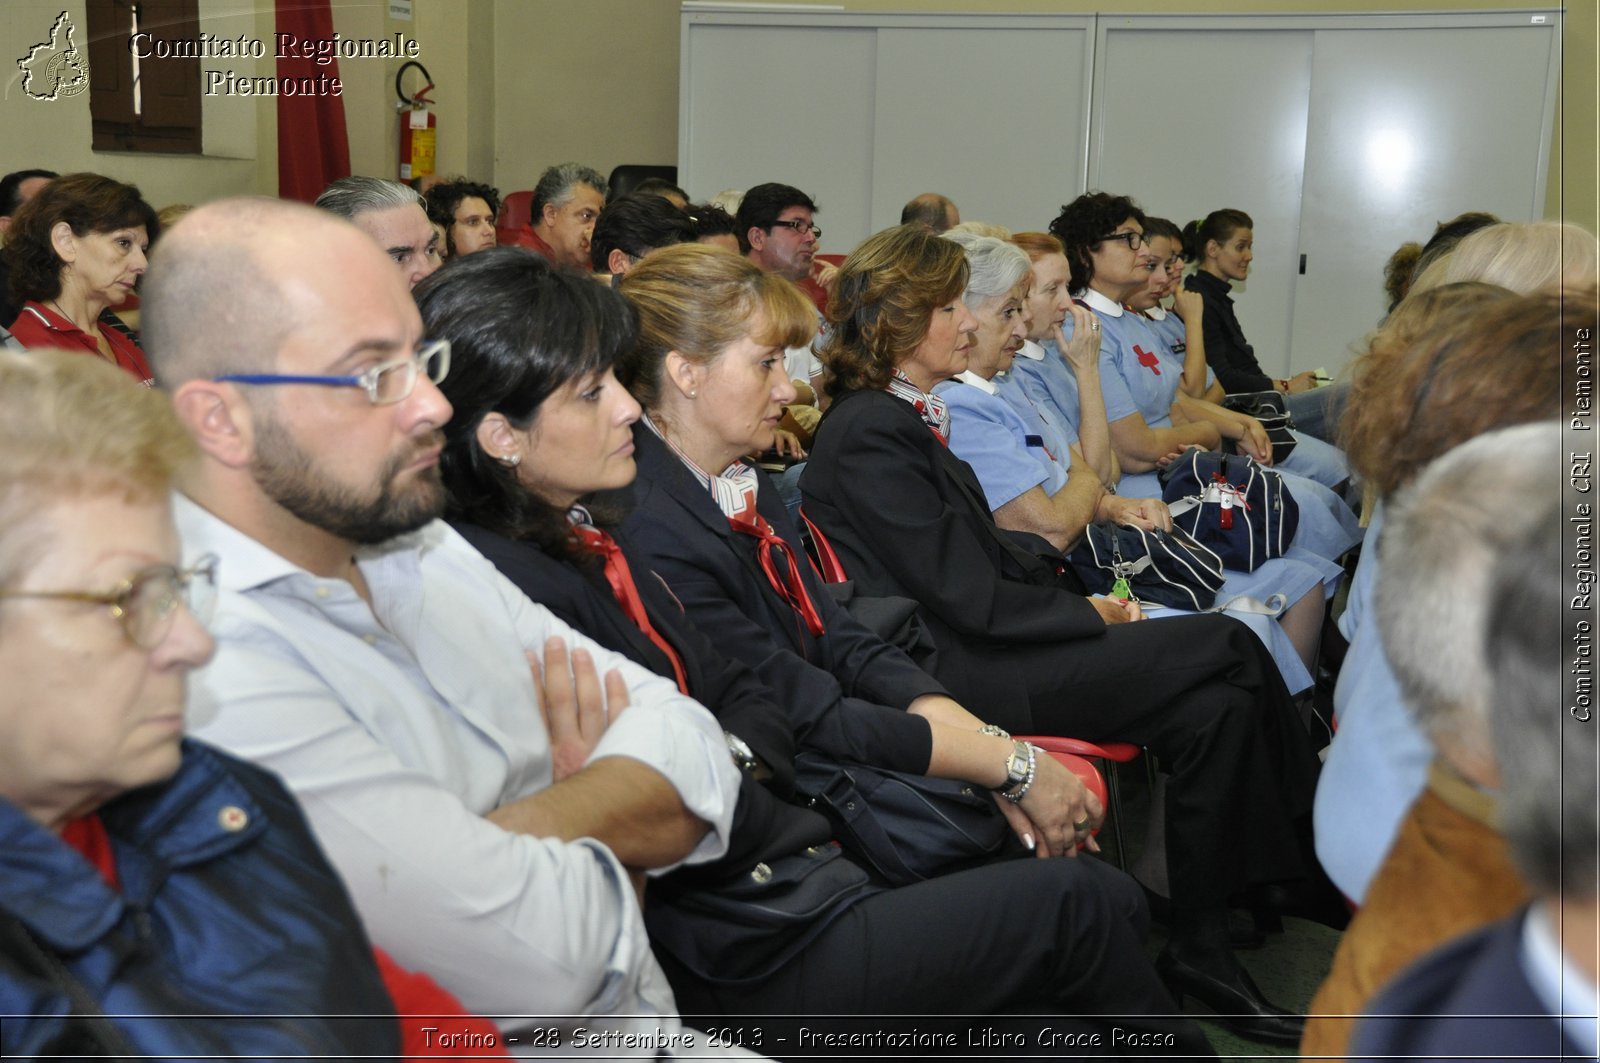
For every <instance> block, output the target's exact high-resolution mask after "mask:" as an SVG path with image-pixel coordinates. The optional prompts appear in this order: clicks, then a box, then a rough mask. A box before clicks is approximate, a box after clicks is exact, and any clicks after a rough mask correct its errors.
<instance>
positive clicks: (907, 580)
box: [800, 391, 1106, 719]
mask: <svg viewBox="0 0 1600 1063" xmlns="http://www.w3.org/2000/svg"><path fill="white" fill-rule="evenodd" d="M800 491H801V494H802V495H804V497H805V509H806V515H807V516H809V517H810V518H811V519H812V520H813V521H815V522H816V523H817V525H818V526H819V527H821V529H822V530H823V532H824V533H825V534H826V535H827V536H828V538H829V540H830V541H831V542H832V543H833V546H834V550H835V551H836V552H837V553H838V554H839V560H840V562H841V563H842V564H843V565H844V569H845V573H846V574H847V575H848V576H849V577H850V578H851V579H852V580H854V581H855V582H856V583H857V584H858V585H859V586H860V587H861V590H862V593H864V594H872V595H901V596H904V597H907V598H911V599H913V600H915V601H917V602H918V603H920V605H921V611H922V616H923V619H924V620H925V621H926V622H927V623H928V625H929V626H930V627H931V628H932V629H933V632H934V640H935V641H936V642H937V643H938V645H939V661H940V670H939V672H938V675H939V678H941V679H943V680H944V681H945V682H946V683H948V684H949V685H951V686H952V687H953V688H954V689H955V690H956V691H957V694H958V696H960V697H961V699H962V700H963V701H965V702H967V703H968V704H969V707H973V708H974V711H976V712H978V715H980V716H984V717H985V718H995V717H999V718H1002V719H1014V718H1015V705H1017V704H1026V702H1027V690H1026V687H1025V684H1024V683H1023V682H1022V680H1021V678H1020V677H1018V676H1016V675H1014V674H1007V673H1005V672H1004V671H1003V670H1001V669H995V668H990V667H986V666H985V661H984V659H983V658H984V649H985V647H989V646H993V647H1001V646H1015V645H1018V644H1027V643H1058V642H1061V641H1062V640H1066V639H1085V638H1095V637H1098V636H1102V635H1104V634H1105V631H1106V625H1105V622H1104V621H1103V620H1101V619H1100V614H1099V613H1097V612H1095V609H1094V606H1092V605H1090V604H1089V602H1088V600H1087V599H1086V598H1084V597H1083V596H1082V595H1080V594H1076V593H1073V592H1072V590H1070V589H1068V587H1066V586H1063V585H1062V584H1060V583H1057V582H1056V581H1054V580H1052V579H1050V578H1049V577H1050V573H1049V571H1048V570H1046V571H1044V572H1041V571H1040V570H1041V569H1044V568H1045V565H1044V563H1043V562H1041V561H1040V560H1039V558H1038V557H1037V556H1035V554H1034V553H1033V552H1032V551H1031V550H1030V549H1029V546H1028V540H1029V539H1031V538H1032V537H1021V536H1015V535H1013V534H1011V533H1008V532H1005V531H1004V530H1002V529H1000V528H998V527H997V526H996V525H995V523H994V515H993V514H992V513H990V512H989V508H988V503H987V501H986V500H985V498H984V494H983V488H982V486H981V485H980V484H979V482H978V478H977V474H976V473H974V472H973V471H972V467H971V466H970V465H968V464H967V463H966V462H964V461H962V460H961V459H960V458H958V457H956V456H955V455H954V454H953V453H951V451H950V448H949V447H947V446H945V445H944V444H943V443H942V442H940V440H939V438H938V437H937V436H935V435H934V434H933V433H932V432H931V431H929V430H928V427H927V425H925V424H924V423H923V421H922V418H921V417H920V416H919V415H918V414H917V412H916V410H914V409H912V408H911V406H910V404H909V403H906V402H904V401H902V400H900V399H897V398H895V397H894V396H893V395H891V394H889V393H888V392H887V391H854V392H848V393H846V394H845V395H843V396H840V397H839V398H837V399H835V400H834V402H833V405H832V406H830V407H829V408H828V412H827V413H826V414H824V415H823V418H822V424H821V425H820V426H819V427H818V428H817V435H816V439H815V441H814V443H813V446H812V450H811V455H810V459H809V460H808V461H807V463H806V471H805V472H804V473H803V474H802V476H801V478H800ZM1037 542H1039V543H1043V540H1037ZM1045 548H1046V549H1048V547H1047V546H1046V547H1045ZM980 707H981V708H980ZM985 710H986V711H985Z"/></svg>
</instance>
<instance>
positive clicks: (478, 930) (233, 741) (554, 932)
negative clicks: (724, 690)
mask: <svg viewBox="0 0 1600 1063" xmlns="http://www.w3.org/2000/svg"><path fill="white" fill-rule="evenodd" d="M175 502H176V510H177V516H178V526H179V531H180V533H181V535H182V539H183V545H184V554H185V557H186V559H187V563H192V562H193V560H194V559H195V558H197V557H198V556H200V555H202V554H206V553H215V554H217V555H218V556H219V557H220V558H221V564H220V567H219V571H218V587H219V591H220V598H219V601H218V603H217V615H216V618H215V620H214V622H213V623H212V625H211V627H212V630H213V633H214V634H215V635H216V638H217V654H216V658H215V659H214V660H213V661H212V662H211V663H210V665H208V666H207V667H206V668H204V669H202V670H201V671H199V672H198V673H196V674H195V675H194V676H193V677H192V678H191V679H190V684H189V702H188V715H189V725H190V729H191V731H192V732H193V733H194V734H195V735H197V736H198V737H200V738H202V739H205V740H207V741H210V742H214V743H216V744H217V745H220V746H222V747H224V748H225V749H228V750H230V751H232V752H234V753H236V754H238V755H240V756H243V757H247V758H249V759H250V760H252V761H255V762H257V763H259V764H262V765H264V766H265V767H267V768H270V769H272V770H274V771H276V772H278V773H279V774H280V775H282V776H283V778H284V779H285V781H286V782H287V783H288V784H289V786H290V788H291V789H292V790H293V791H294V793H295V795H296V796H297V797H298V798H299V800H300V802H301V803H302V804H303V805H304V806H305V810H306V813H307V815H308V816H309V818H310V820H311V824H312V827H313V828H314V829H315V831H316V834H317V837H318V840H319V841H320V842H321V843H322V846H323V848H324V849H325V850H326V851H327V853H328V856H329V857H330V858H331V859H332V861H333V863H334V865H335V866H336V867H337V868H338V869H339V872H340V873H341V874H342V875H343V876H344V879H345V882H346V883H347V884H348V885H349V888H350V891H351V893H352V894H353V895H354V897H355V902H356V906H357V908H358V909H359V910H360V912H361V915H362V917H363V919H364V920H365V922H366V925H367V929H368V932H369V933H370V934H371V936H372V938H373V941H374V942H375V943H376V944H377V945H379V946H380V947H382V948H383V949H385V950H386V951H388V952H389V953H390V955H392V956H393V957H394V958H395V959H396V960H397V961H398V962H399V963H400V964H401V965H403V966H405V967H409V968H413V969H417V970H422V971H426V972H427V973H428V974H430V975H432V976H433V977H434V978H435V979H436V980H437V981H439V982H440V983H441V984H442V985H444V986H445V987H446V988H447V989H449V990H451V991H452V992H454V993H455V994H456V995H457V996H458V997H460V998H461V1000H462V1002H463V1003H464V1004H465V1005H466V1006H467V1007H468V1008H470V1009H472V1010H474V1011H476V1012H479V1013H481V1014H486V1015H491V1016H507V1015H535V1016H558V1015H564V1016H575V1017H577V1019H579V1020H581V1021H582V1022H583V1024H585V1025H587V1026H588V1027H590V1028H591V1029H594V1028H599V1029H607V1028H609V1029H617V1030H622V1031H638V1032H645V1033H648V1032H653V1031H656V1030H664V1031H666V1032H671V1031H674V1030H676V1029H677V1019H676V1017H675V1014H674V1013H675V1010H676V1008H675V1004H674V1001H673V998H672V992H671V989H670V987H669V986H668V984H667V982H666V979H665V977H664V975H663V974H662V972H661V969H660V967H659V966H658V965H657V963H656V961H655V958H654V957H653V956H652V955H651V953H650V948H649V942H648V940H647V939H646V936H645V929H644V923H643V920H642V918H641V917H640V912H639V905H638V902H637V900H636V899H635V896H634V892H633V890H632V888H631V886H630V885H629V881H628V878H627V875H626V873H625V872H624V870H623V868H622V867H621V865H620V864H619V863H618V862H617V860H616V858H615V857H614V856H613V855H612V854H611V852H610V851H609V850H608V849H607V848H606V847H605V846H604V845H602V844H600V843H599V842H597V841H593V840H589V839H584V840H580V841H577V842H570V843H569V842H561V841H554V840H547V839H540V838H534V837H530V836H527V835H522V834H515V833H512V832H509V831H506V830H503V829H501V828H500V827H497V826H495V825H494V824H492V823H490V822H489V821H488V820H487V819H485V818H484V816H485V814H486V813H488V812H490V811H492V810H494V809H496V808H498V807H500V806H501V805H504V804H506V803H508V802H511V801H515V800H517V799H518V798H521V797H525V796H527V795H529V794H533V793H537V792H539V791H540V790H543V789H545V788H546V787H548V786H550V785H551V764H550V743H549V736H548V734H547V732H546V730H545V725H544V722H543V720H542V719H541V717H540V713H539V709H538V704H537V701H536V700H535V695H534V689H533V681H532V677H531V675H530V673H529V670H528V666H527V660H526V656H525V653H524V651H525V650H537V651H540V653H541V654H542V652H543V648H544V643H545V639H546V638H547V637H549V636H551V635H559V636H561V637H562V638H564V639H566V640H567V642H568V644H569V645H570V646H583V647H586V648H587V649H588V650H589V652H590V653H592V654H593V655H594V659H595V664H596V666H597V668H598V669H599V671H600V673H601V675H604V674H605V672H606V671H608V670H610V669H612V668H617V669H620V670H621V672H622V675H623V676H624V678H625V679H626V682H627V686H628V698H629V707H628V709H627V711H626V712H623V713H621V714H620V715H619V716H618V717H617V719H616V720H615V721H614V722H612V723H611V725H610V727H609V728H608V729H607V730H606V732H605V734H604V736H603V737H602V738H601V740H600V743H599V745H598V746H597V747H596V748H595V750H594V752H593V753H592V755H591V758H590V759H591V760H594V759H598V758H601V757H608V756H625V757H632V758H634V759H635V760H639V761H642V762H643V763H645V764H648V765H650V766H651V767H653V768H655V769H656V770H658V771H659V772H661V774H662V775H664V776H665V777H666V778H667V779H668V780H669V781H670V782H671V783H672V785H673V786H674V787H675V788H676V789H677V791H678V794H679V795H680V796H681V797H682V799H683V802H684V804H685V805H686V806H687V808H688V809H689V811H691V812H692V813H694V814H695V815H696V816H699V817H700V818H701V819H703V820H705V821H706V822H707V823H709V824H711V826H712V830H711V832H710V833H708V834H707V835H706V837H705V838H704V839H703V840H702V841H701V842H700V844H699V846H698V847H697V848H696V849H695V851H694V852H693V853H692V854H690V856H689V858H688V862H691V863H695V862H701V861H705V860H710V859H714V858H715V857H717V856H718V855H720V854H721V853H722V852H724V851H725V849H726V847H727V833H728V829H729V825H730V822H731V820H732V816H733V806H734V801H735V795H736V794H737V792H738V784H739V780H738V775H737V773H736V772H735V769H734V766H733V762H732V759H731V758H730V757H729V755H728V751H727V746H726V744H725V740H724V738H723V734H722V729H721V728H720V726H719V725H718V724H717V723H716V721H715V720H714V719H713V717H712V716H711V714H710V713H708V712H707V711H706V710H705V709H704V708H703V707H701V706H700V705H699V704H698V703H696V702H694V701H693V700H691V699H689V698H687V697H684V696H683V695H681V694H680V693H679V692H678V690H677V688H676V687H675V686H674V685H673V684H672V683H671V682H668V681H667V680H664V679H662V678H660V677H658V676H656V675H654V674H652V673H650V672H648V671H646V670H645V669H643V668H640V667H638V666H637V665H635V664H633V663H632V662H631V661H628V660H627V659H625V658H624V657H622V656H621V655H619V654H616V653H613V652H611V651H610V650H607V649H604V648H603V647H601V646H599V645H598V644H596V643H594V642H593V641H591V640H590V639H588V638H587V637H585V636H583V635H580V634H578V633H577V632H575V631H574V630H572V629H571V628H569V627H567V626H566V625H565V624H563V623H562V622H561V621H560V620H557V619H556V618H555V617H554V616H553V615H552V614H551V613H549V612H548V611H547V610H546V609H544V608H543V607H542V606H538V605H535V604H534V603H532V602H530V601H529V600H528V599H527V598H526V597H525V596H524V595H523V594H522V592H521V591H519V590H518V589H517V588H516V587H515V586H513V585H512V584H511V583H510V582H508V581H507V580H506V579H505V578H504V577H502V576H501V575H500V574H499V573H498V572H497V571H496V570H495V568H494V566H493V565H492V564H490V562H489V561H488V560H486V559H485V558H484V557H482V556H481V555H480V554H478V553H477V552H476V551H475V550H473V549H472V548H471V547H470V546H468V545H467V543H466V542H465V540H463V539H462V538H461V537H460V536H459V535H457V534H456V533H455V532H454V531H452V530H451V529H450V528H449V527H448V526H447V525H445V524H444V523H443V522H440V521H435V522H433V523H431V524H429V525H427V526H426V527H424V528H422V529H421V530H420V531H417V532H415V533H412V534H410V535H405V536H401V537H398V538H396V539H393V540H390V541H389V542H387V543H384V544H382V545H381V546H378V547H371V548H363V549H362V550H361V551H360V552H359V553H358V555H357V559H358V562H359V564H360V568H361V573H362V576H363V577H364V579H365V580H366V583H367V586H368V588H369V591H370V593H371V596H372V600H373V605H372V606H371V607H370V608H369V607H368V605H367V603H366V602H365V601H364V600H363V599H362V598H361V597H360V596H358V595H357V594H356V593H355V590H354V589H353V588H352V587H351V585H350V584H349V583H347V582H345V581H343V580H330V579H321V578H318V577H316V576H314V575H312V574H311V573H309V572H307V571H305V570H304V569H301V568H299V567H297V566H296V565H294V564H293V563H291V562H290V561H288V560H286V559H284V558H282V557H280V556H279V555H277V554H275V553H273V552H272V551H271V550H269V549H267V548H266V547H265V546H263V545H262V544H260V543H259V542H257V541H255V540H254V539H252V538H250V537H249V536H247V535H245V534H244V533H242V532H240V531H238V530H237V529H235V528H233V527H232V526H230V525H228V524H226V523H225V522H223V521H221V520H219V519H217V518H216V517H214V516H212V515H211V514H210V513H208V512H207V511H206V510H204V509H202V508H201V507H200V506H198V505H196V504H195V503H193V502H191V501H189V500H188V499H186V498H183V497H181V496H180V497H178V498H177V499H176V500H175ZM606 1015H615V1016H619V1017H618V1018H614V1019H610V1020H602V1021H598V1022H597V1021H595V1019H596V1017H599V1016H606ZM629 1015H632V1016H659V1017H651V1018H633V1019H629V1018H622V1017H621V1016H629ZM503 1025H506V1026H507V1027H510V1026H513V1025H519V1024H517V1023H510V1022H507V1023H504V1024H503ZM569 1025H570V1023H569ZM644 1054H650V1053H649V1052H645V1053H644Z"/></svg>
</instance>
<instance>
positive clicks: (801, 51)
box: [678, 24, 877, 251]
mask: <svg viewBox="0 0 1600 1063" xmlns="http://www.w3.org/2000/svg"><path fill="white" fill-rule="evenodd" d="M876 50H877V31H876V30H875V29H873V28H862V29H857V28H851V27H845V26H782V27H781V32H775V31H774V29H772V28H770V27H767V26H764V25H754V26H746V25H717V24H709V25H696V26H694V32H693V33H692V34H691V33H687V32H686V33H685V34H684V38H683V59H682V64H683V65H682V70H681V74H680V80H681V83H682V88H681V90H680V91H681V92H682V94H683V101H682V103H681V105H680V106H681V109H682V111H683V113H682V117H681V118H680V120H679V121H680V125H679V131H678V143H679V146H678V177H679V180H680V181H681V183H682V184H683V187H684V188H686V189H688V190H689V193H690V195H692V196H694V197H695V198H696V199H707V198H709V197H711V196H713V195H715V194H716V193H717V192H719V191H721V190H722V189H724V188H737V189H741V190H748V189H749V188H751V187H752V186H753V185H758V184H763V183H765V182H767V181H779V182H782V183H783V184H786V185H793V186H795V187H796V188H799V189H801V190H802V191H804V192H805V193H807V194H808V195H810V196H811V198H812V199H814V200H816V202H817V205H818V206H819V207H820V208H821V212H820V213H819V214H818V216H817V224H818V225H820V226H821V227H822V228H823V230H824V235H823V247H824V248H826V249H827V250H829V251H833V250H845V251H848V250H849V249H850V248H851V247H853V246H855V240H857V239H859V238H860V236H856V235H854V234H861V235H865V234H866V233H868V232H870V231H871V229H870V227H869V225H868V214H867V210H868V204H869V203H870V202H871V201H872V155H873V139H872V119H871V115H872V107H873V102H872V99H873V92H874V88H873V66H874V59H873V56H874V54H875V52H876ZM845 233H849V234H852V235H851V236H849V237H845V239H846V240H848V242H841V240H840V237H839V235H837V234H845Z"/></svg>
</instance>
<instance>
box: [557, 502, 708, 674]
mask: <svg viewBox="0 0 1600 1063" xmlns="http://www.w3.org/2000/svg"><path fill="white" fill-rule="evenodd" d="M572 534H574V535H576V536H577V537H578V542H580V543H582V544H583V547H584V549H586V550H588V551H589V552H590V553H592V554H598V555H599V556H600V557H601V558H602V559H603V560H604V561H605V567H606V582H607V583H609V584H611V596H612V597H613V598H615V599H616V600H617V604H618V605H620V606H622V611H623V612H624V613H626V614H627V615H628V619H629V620H631V621H633V623H634V626H635V627H637V628H638V629H639V630H640V631H642V632H644V636H645V638H647V639H649V640H650V641H651V642H653V643H655V646H656V649H658V650H660V651H661V652H662V653H664V654H666V655H667V660H669V661H671V662H672V674H673V675H674V676H675V677H676V678H677V680H678V689H679V690H680V691H681V692H682V693H683V695H684V696H685V697H688V696H689V680H688V678H687V677H686V676H685V674H684V671H683V659H682V658H681V657H679V656H678V654H677V653H676V651H674V650H673V648H672V647H671V646H670V645H669V644H668V643H667V640H666V639H664V638H662V637H661V632H659V631H657V630H656V629H655V625H654V624H652V623H650V616H649V614H648V613H646V612H645V608H644V602H643V600H641V599H640V597H639V588H638V587H637V586H636V585H635V584H634V582H633V571H632V570H631V569H629V568H628V559H627V558H626V557H624V556H623V555H622V548H621V547H619V546H618V545H617V543H616V540H615V539H613V538H611V536H609V535H607V534H606V533H605V532H603V531H601V530H600V529H599V528H596V527H594V526H593V525H590V524H574V525H573V526H572Z"/></svg>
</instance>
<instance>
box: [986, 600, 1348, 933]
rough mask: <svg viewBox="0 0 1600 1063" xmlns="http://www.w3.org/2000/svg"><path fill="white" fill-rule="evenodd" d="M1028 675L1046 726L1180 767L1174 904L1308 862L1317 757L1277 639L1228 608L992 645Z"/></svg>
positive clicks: (1171, 792) (1220, 894)
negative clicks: (1268, 641)
mask: <svg viewBox="0 0 1600 1063" xmlns="http://www.w3.org/2000/svg"><path fill="white" fill-rule="evenodd" d="M984 658H985V665H986V667H987V668H989V669H991V670H993V671H996V672H1003V673H1005V674H1007V675H1011V676H1020V677H1021V678H1022V681H1023V682H1024V683H1025V684H1026V685H1027V689H1028V698H1029V705H1030V707H1031V715H1032V719H1031V721H1030V723H1029V726H1030V727H1031V729H1032V730H1033V731H1034V732H1035V733H1039V734H1050V735H1065V736H1069V737H1073V738H1083V739H1088V740H1089V741H1123V742H1135V743H1138V744H1139V745H1142V746H1145V747H1146V748H1147V749H1149V750H1150V751H1151V752H1152V753H1154V754H1155V755H1156V757H1157V758H1158V760H1159V761H1160V763H1161V767H1162V769H1163V770H1164V771H1166V772H1168V773H1170V778H1169V779H1168V785H1167V787H1166V838H1167V869H1168V876H1169V883H1170V886H1171V891H1172V901H1173V903H1174V904H1175V905H1177V906H1180V907H1187V908H1205V907H1212V906H1215V905H1219V904H1222V903H1223V902H1224V901H1225V900H1226V899H1227V897H1228V895H1229V894H1230V893H1232V892H1234V891H1235V890H1237V889H1240V888H1242V887H1245V886H1248V885H1252V884H1255V883H1262V882H1274V881H1281V880H1287V879H1294V878H1298V877H1300V876H1302V875H1303V874H1305V873H1306V870H1307V869H1306V866H1305V865H1304V863H1303V862H1302V861H1301V858H1300V854H1301V853H1302V852H1303V851H1305V849H1304V846H1303V844H1302V843H1303V842H1304V841H1305V839H1304V838H1303V837H1302V835H1303V834H1304V833H1305V831H1306V829H1307V825H1306V815H1307V814H1308V813H1309V811H1310V808H1311V797H1312V794H1313V792H1314V790H1315V786H1316V773H1317V769H1318V762H1317V758H1316V754H1315V752H1314V751H1313V750H1312V748H1311V743H1310V740H1309V739H1308V738H1307V736H1306V733H1305V730H1304V728H1303V727H1302V726H1301V724H1300V722H1299V718H1298V715H1297V714H1296V712H1295V709H1294V705H1293V703H1292V701H1291V699H1290V696H1289V692H1288V690H1287V689H1286V688H1285V687H1284V685H1283V680H1282V679H1281V678H1280V677H1279V675H1278V671H1277V668H1276V666H1274V664H1273V662H1272V658H1271V656H1270V654H1268V652H1267V650H1266V647H1264V646H1262V644H1261V642H1260V640H1259V639H1257V638H1256V637H1255V635H1254V634H1253V633H1252V632H1251V631H1250V629H1249V628H1247V627H1245V626H1244V625H1243V624H1240V623H1238V622H1237V621H1235V620H1232V619H1230V618H1228V617H1223V616H1215V615H1212V616H1180V617H1173V618H1171V619H1164V620H1162V621H1161V622H1160V623H1159V624H1156V623H1150V622H1148V621H1144V622H1138V623H1133V624H1119V625H1117V626H1115V627H1111V628H1108V629H1107V631H1106V633H1105V636H1104V637H1103V638H1095V639H1083V640H1075V641H1069V642H1060V643H1053V644H1017V645H1012V646H1006V647H995V648H993V649H987V648H986V649H985V650H984Z"/></svg>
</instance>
